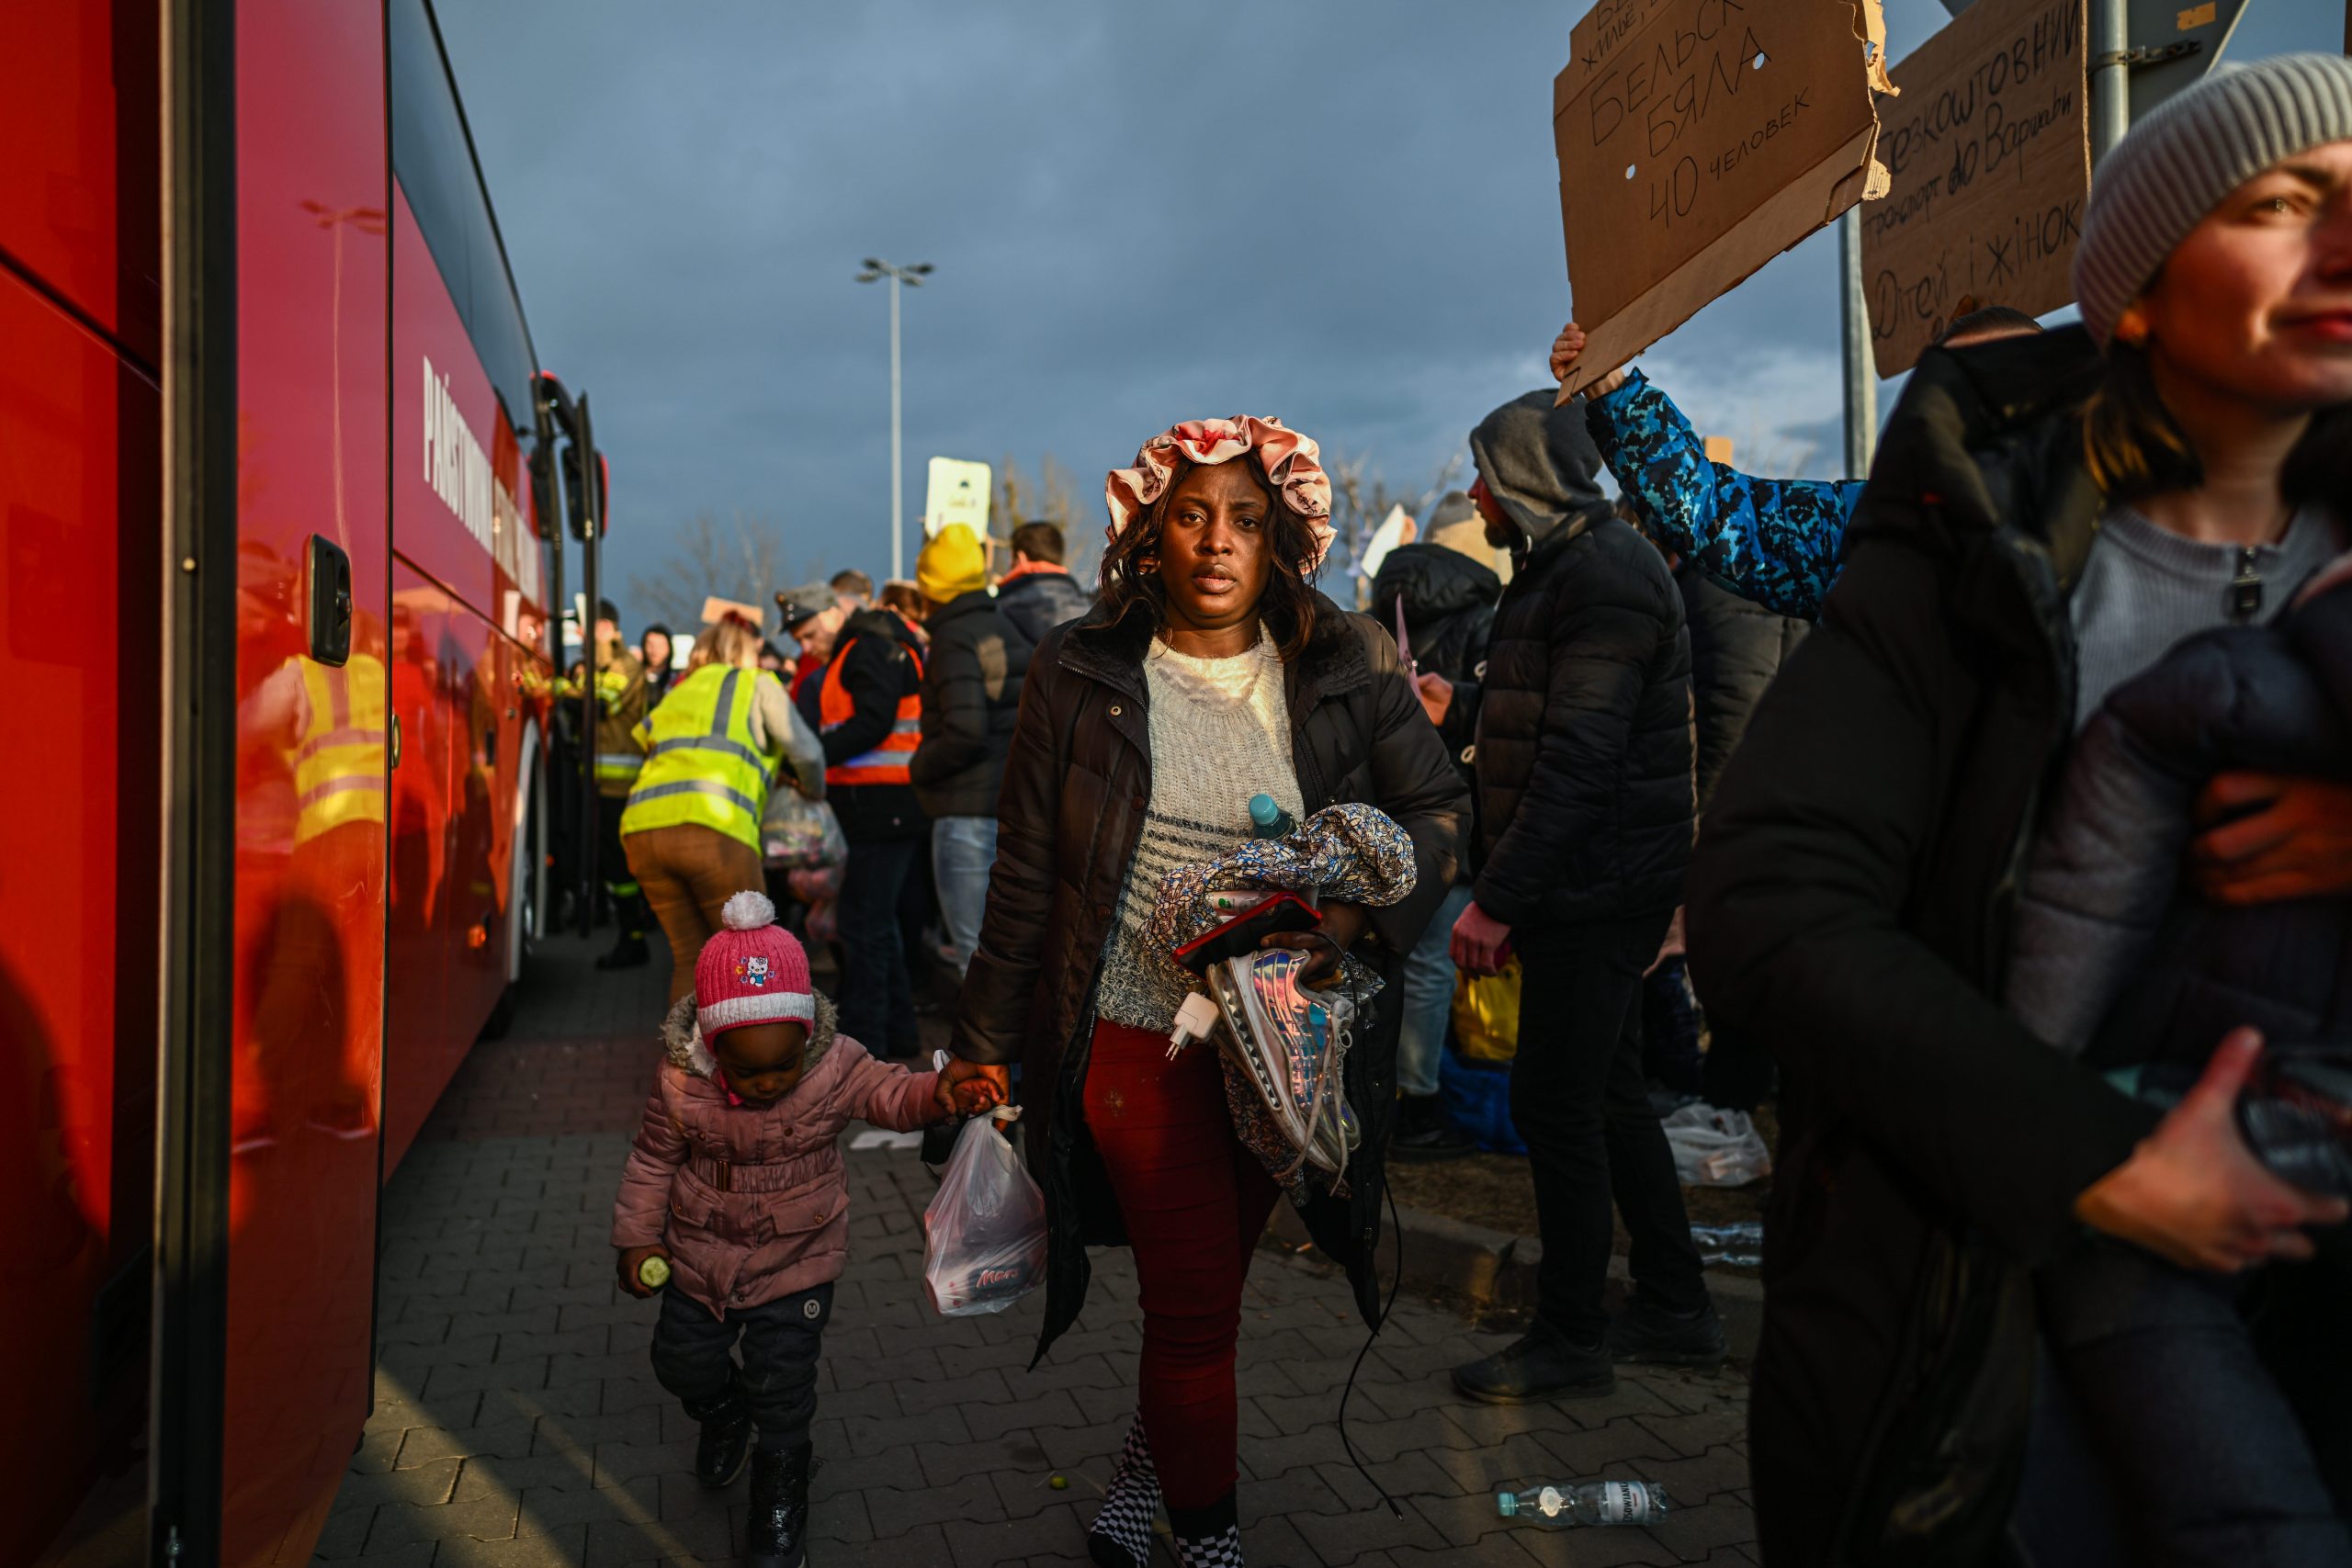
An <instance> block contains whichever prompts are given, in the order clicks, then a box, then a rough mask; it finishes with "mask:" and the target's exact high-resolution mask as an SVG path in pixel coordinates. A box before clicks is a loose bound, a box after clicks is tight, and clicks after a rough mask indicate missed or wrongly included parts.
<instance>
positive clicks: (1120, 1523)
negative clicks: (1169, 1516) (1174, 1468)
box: [1086, 1416, 1159, 1568]
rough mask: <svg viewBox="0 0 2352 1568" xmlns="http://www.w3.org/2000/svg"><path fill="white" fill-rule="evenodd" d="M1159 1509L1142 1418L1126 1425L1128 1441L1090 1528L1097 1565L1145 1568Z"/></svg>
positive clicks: (1088, 1546)
mask: <svg viewBox="0 0 2352 1568" xmlns="http://www.w3.org/2000/svg"><path fill="white" fill-rule="evenodd" d="M1158 1513H1159V1472H1157V1471H1155V1470H1153V1469H1152V1467H1151V1450H1150V1449H1149V1447H1148V1446H1147V1445H1146V1444H1145V1442H1144V1438H1143V1417H1142V1416H1136V1418H1135V1424H1134V1425H1133V1426H1130V1427H1128V1428H1127V1440H1126V1443H1125V1446H1124V1447H1122V1448H1121V1449H1120V1450H1119V1462H1118V1463H1117V1464H1116V1465H1114V1466H1113V1467H1112V1470H1111V1484H1110V1487H1109V1489H1108V1490H1106V1491H1105V1492H1104V1493H1103V1507H1102V1511H1101V1512H1099V1513H1097V1514H1096V1515H1095V1516H1094V1522H1093V1523H1092V1524H1091V1525H1090V1526H1088V1527H1087V1530H1086V1549H1087V1554H1088V1555H1089V1556H1091V1557H1092V1558H1093V1559H1094V1562H1095V1563H1096V1565H1097V1568H1144V1565H1145V1564H1146V1563H1148V1562H1150V1560H1151V1521H1152V1517H1153V1516H1154V1515H1156V1514H1158Z"/></svg>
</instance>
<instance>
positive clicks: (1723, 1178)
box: [1665, 1104, 1772, 1187]
mask: <svg viewBox="0 0 2352 1568" xmlns="http://www.w3.org/2000/svg"><path fill="white" fill-rule="evenodd" d="M1665 1126H1666V1141H1667V1143H1668V1145H1670V1146H1671V1147H1672V1148H1673V1150H1674V1174H1675V1175H1676V1176H1677V1177H1678V1178H1679V1179H1680V1180H1681V1181H1682V1183H1683V1184H1684V1185H1685V1186H1689V1187H1745V1186H1746V1185H1747V1183H1749V1182H1751V1181H1753V1180H1755V1179H1757V1178H1758V1177H1759V1176H1770V1174H1771V1173H1772V1152H1771V1151H1770V1149H1768V1148H1766V1147H1765V1146H1764V1138H1763V1134H1759V1133H1758V1132H1757V1130H1756V1123H1755V1122H1753V1121H1752V1120H1750V1119H1749V1117H1748V1114H1747V1111H1718V1110H1717V1109H1715V1107H1713V1106H1712V1105H1699V1104H1692V1105H1686V1106H1683V1107H1682V1108H1681V1109H1680V1110H1679V1111H1675V1113H1674V1114H1673V1115H1671V1116H1668V1118H1667V1119H1666V1122H1665Z"/></svg>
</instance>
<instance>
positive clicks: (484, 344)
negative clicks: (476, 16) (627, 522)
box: [390, 0, 537, 434]
mask: <svg viewBox="0 0 2352 1568" xmlns="http://www.w3.org/2000/svg"><path fill="white" fill-rule="evenodd" d="M390 29H391V77H392V173H393V174H394V175H396V176H397V177H398V178H399V180H400V183H401V191H402V192H404V193H405V194H406V195H407V197H408V205H409V210H410V211H412V212H413V213H414V214H415V215H416V226H417V229H418V230H419V231H421V232H422V233H423V234H424V243H425V245H426V247H427V248H428V249H430V250H431V251H432V253H433V259H434V261H435V263H436V264H437V265H439V266H440V268H441V277H442V281H443V282H444V283H446V284H447V286H448V288H449V297H450V299H453V300H455V301H456V302H457V306H458V315H459V317H460V318H461V319H462V320H463V321H465V324H466V333H467V335H468V336H469V337H470V338H472V340H473V344H474V351H475V352H476V353H477V354H479V355H481V363H482V367H483V368H484V369H485V370H487V371H488V372H489V374H490V379H491V385H492V387H493V388H494V389H496V390H497V393H498V400H499V402H500V403H501V404H502V405H503V407H504V409H505V411H506V421H507V423H508V424H509V425H511V426H512V427H513V428H514V429H515V432H516V433H517V434H528V433H529V432H530V430H531V429H532V423H533V422H532V415H531V371H532V368H533V367H534V366H536V365H537V359H536V357H535V356H534V355H533V354H532V350H531V338H530V333H529V331H528V330H527V329H526V327H525V326H524V324H523V310H522V307H521V305H520V304H519V303H517V301H516V299H515V282H514V278H513V276H512V275H511V274H510V273H509V272H508V271H507V266H506V250H505V246H504V244H503V242H502V241H501V240H500V238H499V234H498V220H496V219H495V218H494V217H492V214H491V210H490V201H489V198H488V197H485V196H484V195H483V193H482V185H481V170H480V169H479V167H478V166H477V165H476V164H475V162H474V153H473V143H472V141H471V140H470V139H469V136H468V134H467V131H466V118H465V111H464V110H463V109H462V108H460V107H458V95H457V89H456V88H455V86H454V85H452V84H451V82H450V78H449V69H448V63H447V59H446V58H445V57H444V55H443V53H442V50H441V39H440V33H439V31H438V29H437V28H435V24H434V20H433V16H432V13H431V11H430V10H428V9H427V7H426V4H425V0H392V3H391V6H390Z"/></svg>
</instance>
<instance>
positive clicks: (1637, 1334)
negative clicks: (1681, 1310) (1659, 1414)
mask: <svg viewBox="0 0 2352 1568" xmlns="http://www.w3.org/2000/svg"><path fill="white" fill-rule="evenodd" d="M1603 1343H1604V1344H1605V1345H1606V1347H1607V1348H1608V1351H1609V1358H1610V1359H1611V1360H1613V1361H1647V1362H1651V1363H1653V1364H1655V1365H1658V1366H1667V1367H1720V1366H1722V1365H1723V1364H1724V1358H1725V1357H1726V1356H1728V1355H1730V1354H1731V1347H1730V1345H1729V1343H1728V1342H1727V1341H1726V1340H1725V1338H1724V1324H1723V1319H1722V1318H1720V1317H1717V1316H1716V1315H1715V1307H1714V1303H1713V1302H1709V1303H1707V1304H1706V1305H1705V1306H1702V1307H1701V1308H1699V1310H1698V1311H1696V1312H1693V1313H1690V1314H1674V1313H1669V1312H1668V1311H1667V1310H1666V1309H1665V1308H1663V1307H1657V1306H1652V1305H1651V1304H1650V1303H1647V1302H1645V1301H1643V1300H1642V1299H1641V1298H1640V1297H1639V1296H1636V1297H1634V1302H1633V1304H1632V1305H1630V1306H1628V1307H1627V1308H1626V1309H1625V1312H1624V1314H1623V1316H1621V1317H1619V1318H1618V1319H1617V1321H1616V1322H1614V1323H1612V1324H1611V1325H1609V1336H1608V1338H1607V1339H1606V1340H1605V1341H1603Z"/></svg>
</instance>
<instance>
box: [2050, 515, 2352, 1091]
mask: <svg viewBox="0 0 2352 1568" xmlns="http://www.w3.org/2000/svg"><path fill="white" fill-rule="evenodd" d="M2320 581H2321V583H2324V585H2325V586H2324V589H2319V590H2318V591H2315V592H2307V593H2306V595H2305V596H2303V597H2302V598H2301V599H2299V600H2298V602H2297V603H2296V604H2294V605H2293V606H2292V607H2291V608H2290V609H2289V611H2288V612H2287V614H2286V615H2284V616H2283V617H2282V618H2281V619H2280V620H2279V621H2278V623H2277V624H2276V625H2275V626H2230V627H2227V628H2225V629H2222V630H2220V631H2211V632H2207V633H2204V634H2203V635H2201V636H2199V637H2191V638H2189V639H2188V641H2187V642H2184V643H2182V644H2181V645H2180V646H2179V647H2178V648H2176V649H2173V651H2172V652H2170V653H2168V654H2166V655H2165V658H2164V660H2163V661H2162V662H2160V663H2158V664H2157V665H2156V666H2155V668H2154V669H2153V670H2150V671H2148V672H2147V673H2145V674H2143V675H2142V676H2140V677H2139V678H2138V679H2136V680H2133V681H2131V682H2127V683H2126V684H2124V685H2122V686H2120V687H2118V688H2117V689H2116V690H2115V691H2114V692H2113V693H2112V694H2109V697H2108V699H2107V701H2106V703H2105V704H2104V705H2102V706H2101V707H2100V709H2099V711H2098V713H2097V714H2095V715H2093V716H2092V717H2091V721H2090V723H2089V724H2087V725H2086V726H2085V727H2084V728H2083V733H2082V736H2081V737H2080V739H2077V740H2076V741H2075V748H2074V751H2073V753H2072V755H2071V756H2070V758H2069V759H2068V761H2067V765H2066V780H2065V784H2064V786H2063V787H2062V788H2061V789H2060V791H2059V794H2058V799H2057V803H2056V805H2055V806H2054V807H2052V811H2051V814H2050V818H2049V820H2048V821H2047V823H2046V824H2045V825H2044V827H2043V828H2042V830H2041V835H2040V837H2039V838H2038V839H2037V840H2036V841H2035V844H2034V854H2033V863H2032V867H2031V870H2030V873H2029V874H2028V876H2027V878H2026V885H2025V886H2026V891H2025V897H2024V900H2023V902H2022V904H2021V906H2020V908H2019V911H2018V934H2017V942H2016V944H2015V945H2016V953H2017V956H2016V960H2015V962H2014V963H2013V964H2011V966H2010V971H2009V976H2008V988H2007V998H2008V1002H2009V1005H2010V1007H2011V1009H2012V1010H2015V1011H2016V1013H2017V1015H2018V1018H2019V1020H2021V1021H2023V1022H2024V1023H2025V1024H2026V1025H2027V1026H2028V1027H2030V1028H2031V1029H2032V1030H2033V1031H2034V1032H2036V1033H2037V1034H2039V1035H2041V1037H2042V1038H2043V1039H2045V1040H2048V1041H2050V1042H2051V1043H2053V1044H2055V1045H2058V1046H2060V1047H2062V1048H2064V1049H2066V1050H2069V1051H2082V1052H2083V1053H2084V1057H2085V1059H2086V1061H2089V1062H2090V1063H2092V1064H2093V1065H2094V1066H2102V1067H2106V1066H2127V1065H2131V1064H2137V1063H2142V1062H2169V1063H2175V1064H2179V1065H2184V1066H2202V1065H2203V1063H2204V1061H2205V1059H2206V1057H2207V1056H2208V1055H2211V1052H2212V1049H2213V1046H2214V1044H2215V1043H2216V1042H2218V1041H2219V1040H2220V1039H2221V1038H2222V1035H2223V1034H2225V1033H2227V1032H2229V1031H2231V1030H2233V1029H2235V1028H2237V1027H2238V1026H2240V1025H2241V1024H2252V1025H2254V1026H2255V1027H2256V1028H2258V1029H2260V1030H2261V1031H2262V1032H2263V1033H2264V1034H2265V1035H2266V1036H2267V1037H2268V1038H2269V1039H2271V1040H2273V1041H2278V1042H2294V1041H2303V1040H2312V1039H2317V1038H2321V1037H2338V1038H2341V1037H2346V1036H2352V987H2346V985H2345V984H2344V980H2345V977H2346V976H2352V898H2345V897H2332V898H2294V899H2287V900H2282V901H2279V902H2276V903H2268V904H2256V905H2252V906H2250V907H2246V908H2233V907H2230V906H2225V905H2219V904H2211V903H2208V902H2206V901H2205V900H2203V899H2201V898H2196V897H2183V895H2182V890H2181V885H2180V884H2181V871H2182V868H2183V867H2184V866H2185V865H2186V864H2187V863H2188V845H2189V840H2191V839H2192V838H2194V837H2195V835H2196V832H2197V823H2196V820H2195V816H2194V807H2195V805H2196V800H2197V795H2198V792H2199V790H2200V789H2202V788H2203V787H2204V785H2205V783H2206V781H2207V780H2209V779H2210V778H2211V777H2212V776H2213V774H2215V773H2220V772H2222V770H2224V769H2231V768H2245V769H2252V770H2255V771H2256V772H2260V773H2284V774H2290V775H2295V776H2300V777H2316V778H2332V779H2339V780H2341V779H2352V558H2347V559H2346V561H2344V562H2341V563H2339V564H2338V566H2337V567H2336V568H2335V569H2334V570H2330V571H2329V572H2327V573H2325V574H2324V575H2323V577H2322V579H2321V580H2320ZM2316 587H2317V585H2315V588H2316Z"/></svg>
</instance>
